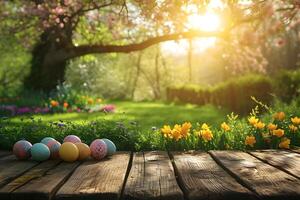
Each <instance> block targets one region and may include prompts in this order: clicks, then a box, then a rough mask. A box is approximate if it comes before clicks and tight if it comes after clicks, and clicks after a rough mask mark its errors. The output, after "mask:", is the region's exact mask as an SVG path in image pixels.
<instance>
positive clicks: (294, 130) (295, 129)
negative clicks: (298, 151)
mask: <svg viewBox="0 0 300 200" xmlns="http://www.w3.org/2000/svg"><path fill="white" fill-rule="evenodd" d="M289 128H290V130H291V131H292V132H294V133H295V132H296V131H297V130H298V127H297V126H294V125H293V124H291V125H289Z"/></svg>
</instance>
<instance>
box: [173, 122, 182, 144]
mask: <svg viewBox="0 0 300 200" xmlns="http://www.w3.org/2000/svg"><path fill="white" fill-rule="evenodd" d="M172 137H173V138H174V139H175V140H176V141H178V140H179V139H181V138H182V135H181V125H178V124H176V125H175V126H174V128H173V130H172Z"/></svg>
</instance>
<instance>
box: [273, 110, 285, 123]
mask: <svg viewBox="0 0 300 200" xmlns="http://www.w3.org/2000/svg"><path fill="white" fill-rule="evenodd" d="M273 118H274V119H276V120H278V121H282V120H284V118H285V114H284V112H278V113H275V114H274V115H273Z"/></svg>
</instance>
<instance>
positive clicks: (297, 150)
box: [291, 147, 300, 154]
mask: <svg viewBox="0 0 300 200" xmlns="http://www.w3.org/2000/svg"><path fill="white" fill-rule="evenodd" d="M291 151H293V152H295V153H299V154H300V147H294V148H293V149H291Z"/></svg>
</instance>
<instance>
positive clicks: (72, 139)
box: [64, 135, 81, 143]
mask: <svg viewBox="0 0 300 200" xmlns="http://www.w3.org/2000/svg"><path fill="white" fill-rule="evenodd" d="M64 142H72V143H77V142H81V140H80V138H79V137H78V136H76V135H68V136H66V137H65V139H64Z"/></svg>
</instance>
